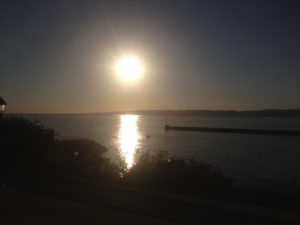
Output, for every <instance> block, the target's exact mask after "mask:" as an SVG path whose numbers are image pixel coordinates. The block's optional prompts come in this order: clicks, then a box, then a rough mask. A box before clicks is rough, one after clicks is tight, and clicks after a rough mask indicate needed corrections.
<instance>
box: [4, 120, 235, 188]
mask: <svg viewBox="0 0 300 225" xmlns="http://www.w3.org/2000/svg"><path fill="white" fill-rule="evenodd" d="M55 136H56V134H55V131H54V130H53V129H49V128H45V127H44V126H43V125H42V124H40V123H39V122H37V121H34V122H31V121H29V120H26V119H23V118H18V117H5V118H1V119H0V143H1V152H0V153H1V163H2V166H4V167H10V168H17V169H23V170H31V171H39V172H45V173H49V174H57V175H63V176H72V177H78V178H84V179H88V180H96V181H100V182H101V181H102V182H110V183H117V184H121V185H126V186H133V187H141V188H145V189H152V190H159V191H167V192H183V193H197V192H199V191H203V190H210V191H212V190H220V189H228V188H230V187H231V185H232V180H231V179H229V178H227V177H225V176H224V174H223V173H222V172H221V171H220V170H218V169H216V168H214V167H213V166H212V165H209V164H204V163H198V162H195V161H193V160H189V161H186V160H180V159H168V158H166V157H164V156H163V154H158V155H155V156H153V155H150V154H149V153H145V154H142V155H141V156H140V157H139V159H138V160H137V164H136V165H135V166H133V168H131V170H130V171H127V172H126V171H124V170H123V169H122V166H121V165H119V164H117V163H113V162H111V161H110V160H109V159H108V158H106V157H105V153H106V152H107V151H108V149H107V148H105V147H104V146H102V145H100V144H98V143H96V142H94V141H92V140H87V139H76V140H58V139H56V138H55ZM120 174H122V176H120Z"/></svg>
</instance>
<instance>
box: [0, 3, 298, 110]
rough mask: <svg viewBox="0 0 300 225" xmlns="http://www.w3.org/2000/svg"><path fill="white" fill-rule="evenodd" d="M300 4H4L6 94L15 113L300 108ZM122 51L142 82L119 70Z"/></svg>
mask: <svg viewBox="0 0 300 225" xmlns="http://www.w3.org/2000/svg"><path fill="white" fill-rule="evenodd" d="M299 12H300V2H299V1H297V0H295V1H288V0H282V1H275V0H273V1H263V0H260V1H256V0H251V1H247V0H245V1H230V0H228V1H223V0H222V1H221V0H219V1H216V0H208V1H201V0H197V1H188V0H185V1H182V0H168V1H167V0H165V1H164V0H160V1H156V0H151V1H146V0H139V1H126V0H123V1H114V0H109V1H101V0H98V1H92V0H84V1H79V0H73V1H63V0H60V1H55V0H52V1H47V0H44V1H38V0H36V1H32V0H26V1H25V0H24V1H22V0H19V1H15V0H3V1H1V3H0V96H2V97H3V98H4V99H5V100H6V101H7V103H8V106H7V112H11V113H88V112H110V111H124V110H134V109H225V110H226V109H236V110H257V109H269V108H279V109H291V108H300V63H299V62H300V13H299ZM124 54H130V55H135V56H136V57H138V58H139V59H140V61H141V62H142V63H143V65H144V68H145V69H144V70H145V71H144V74H143V76H142V78H141V79H140V80H139V81H137V82H132V83H125V82H123V81H121V80H120V79H119V78H118V77H117V76H116V72H115V70H114V66H115V64H116V62H117V60H118V59H119V58H120V57H121V56H122V55H124Z"/></svg>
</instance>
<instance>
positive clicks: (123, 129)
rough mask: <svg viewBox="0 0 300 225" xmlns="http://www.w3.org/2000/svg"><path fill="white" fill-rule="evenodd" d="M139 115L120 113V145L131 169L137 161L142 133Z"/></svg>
mask: <svg viewBox="0 0 300 225" xmlns="http://www.w3.org/2000/svg"><path fill="white" fill-rule="evenodd" d="M138 122H139V116H137V115H120V126H119V132H118V145H119V146H118V147H119V151H120V155H121V157H122V159H123V160H124V162H125V165H126V168H127V169H130V168H131V167H132V166H133V165H134V162H135V156H136V152H137V150H138V148H139V145H140V138H141V135H140V133H139V130H138Z"/></svg>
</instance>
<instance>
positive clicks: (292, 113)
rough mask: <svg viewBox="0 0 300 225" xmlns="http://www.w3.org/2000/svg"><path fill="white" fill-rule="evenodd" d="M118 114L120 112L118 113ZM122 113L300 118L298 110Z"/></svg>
mask: <svg viewBox="0 0 300 225" xmlns="http://www.w3.org/2000/svg"><path fill="white" fill-rule="evenodd" d="M119 113H120V112H119ZM122 113H132V114H140V115H163V116H226V117H227V116H240V117H300V109H283V110H281V109H265V110H257V111H237V110H135V111H128V112H122Z"/></svg>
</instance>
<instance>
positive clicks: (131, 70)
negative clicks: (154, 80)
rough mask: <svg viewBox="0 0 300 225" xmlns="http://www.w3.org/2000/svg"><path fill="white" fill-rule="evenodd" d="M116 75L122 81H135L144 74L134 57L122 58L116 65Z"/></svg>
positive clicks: (139, 63)
mask: <svg viewBox="0 0 300 225" xmlns="http://www.w3.org/2000/svg"><path fill="white" fill-rule="evenodd" d="M115 69H116V71H117V74H118V75H119V77H120V78H121V79H122V80H124V81H128V82H129V81H136V80H138V79H139V78H140V77H141V75H142V74H143V72H144V69H143V66H142V64H141V62H140V61H139V59H138V58H137V57H134V56H124V57H122V58H121V59H120V60H119V61H118V62H117V64H116V67H115Z"/></svg>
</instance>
